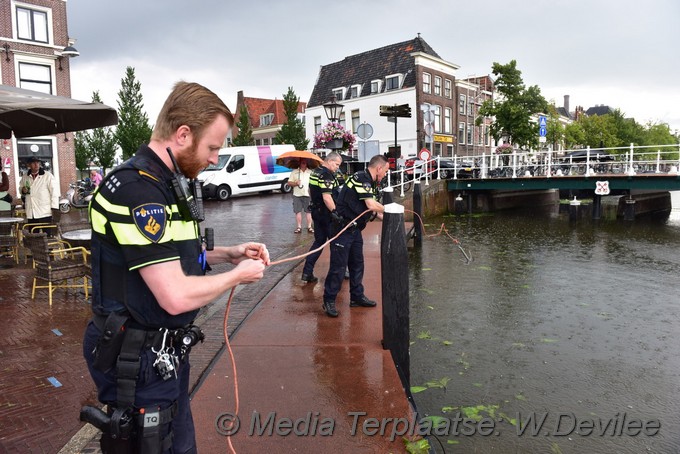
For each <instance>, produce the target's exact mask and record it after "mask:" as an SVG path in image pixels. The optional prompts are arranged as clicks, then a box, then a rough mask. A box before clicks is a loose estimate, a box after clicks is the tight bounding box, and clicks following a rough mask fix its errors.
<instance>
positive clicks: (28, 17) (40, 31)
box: [16, 6, 49, 43]
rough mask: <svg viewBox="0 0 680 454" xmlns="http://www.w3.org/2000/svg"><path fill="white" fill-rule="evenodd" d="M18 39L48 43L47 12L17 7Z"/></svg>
mask: <svg viewBox="0 0 680 454" xmlns="http://www.w3.org/2000/svg"><path fill="white" fill-rule="evenodd" d="M16 12H17V38H18V39H24V40H27V41H37V42H40V43H48V42H49V39H48V36H49V33H48V29H47V27H48V24H49V22H48V17H47V11H40V10H35V9H29V8H26V7H25V6H17V9H16Z"/></svg>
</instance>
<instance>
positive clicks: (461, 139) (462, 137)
mask: <svg viewBox="0 0 680 454" xmlns="http://www.w3.org/2000/svg"><path fill="white" fill-rule="evenodd" d="M458 143H460V144H464V143H465V123H463V122H462V121H461V122H460V123H458Z"/></svg>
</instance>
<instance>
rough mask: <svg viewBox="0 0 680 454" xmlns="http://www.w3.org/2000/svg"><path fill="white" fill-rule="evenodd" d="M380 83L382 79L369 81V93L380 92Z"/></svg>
mask: <svg viewBox="0 0 680 454" xmlns="http://www.w3.org/2000/svg"><path fill="white" fill-rule="evenodd" d="M380 85H382V80H372V81H371V94H372V95H374V94H376V93H380Z"/></svg>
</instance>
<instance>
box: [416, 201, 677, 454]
mask: <svg viewBox="0 0 680 454" xmlns="http://www.w3.org/2000/svg"><path fill="white" fill-rule="evenodd" d="M428 221H429V225H427V226H426V234H433V233H436V232H437V231H438V230H439V227H440V225H441V224H442V223H443V224H444V225H445V226H446V228H447V230H448V231H449V233H450V234H451V235H452V236H454V237H456V238H458V239H459V240H460V242H461V244H462V245H463V247H464V248H465V250H466V251H467V252H468V253H469V254H471V256H472V259H473V260H472V262H471V263H469V264H468V263H466V261H465V258H464V256H463V254H462V253H461V252H460V250H459V249H458V248H457V247H456V245H455V244H454V243H453V242H452V241H451V239H449V238H447V237H446V236H443V235H441V236H433V237H429V238H427V239H425V240H424V241H423V247H422V250H420V251H417V250H411V252H410V258H409V260H410V274H411V276H410V293H411V386H412V391H413V392H414V394H413V396H414V399H415V402H416V405H417V408H418V411H419V413H420V418H423V417H426V416H427V417H431V419H429V420H428V421H429V422H433V423H434V426H435V427H436V429H435V428H433V429H432V430H433V432H436V433H438V435H437V436H436V437H431V438H430V444H431V445H432V446H433V448H434V449H435V450H436V452H438V453H441V452H447V453H458V452H460V453H554V454H559V453H565V454H566V453H579V454H582V453H612V454H614V453H643V452H653V453H677V452H680V423H679V422H678V414H679V413H680V359H679V353H678V345H679V342H678V337H679V336H680V283H679V280H680V221H679V220H673V218H666V219H647V220H641V219H637V220H635V221H634V222H625V221H622V220H619V221H606V222H605V221H599V222H597V221H592V220H588V219H582V220H579V221H578V222H570V221H569V219H568V216H567V215H566V214H559V213H557V212H547V213H544V214H537V213H535V212H531V213H495V214H488V215H461V216H445V217H442V218H438V219H434V220H428ZM457 417H460V418H461V421H459V422H458V427H455V421H456V419H457ZM472 421H474V423H473V422H472ZM477 421H481V423H479V424H478V425H476V424H477ZM438 424H439V425H438ZM489 427H491V429H489ZM579 429H580V430H579ZM480 432H482V433H480ZM489 432H490V433H489Z"/></svg>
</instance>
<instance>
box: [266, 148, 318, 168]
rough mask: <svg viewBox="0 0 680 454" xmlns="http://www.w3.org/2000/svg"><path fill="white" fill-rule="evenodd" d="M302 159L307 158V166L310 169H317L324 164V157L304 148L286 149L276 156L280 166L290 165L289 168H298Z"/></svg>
mask: <svg viewBox="0 0 680 454" xmlns="http://www.w3.org/2000/svg"><path fill="white" fill-rule="evenodd" d="M301 159H306V160H307V167H308V168H309V169H316V168H317V167H319V166H320V165H321V164H323V159H321V158H320V157H318V156H317V155H315V154H314V153H310V152H309V151H304V150H295V151H286V152H285V153H281V154H280V155H279V156H278V157H277V158H276V163H277V164H278V165H280V166H285V167H288V168H289V169H297V168H298V166H299V163H300V160H301Z"/></svg>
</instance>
